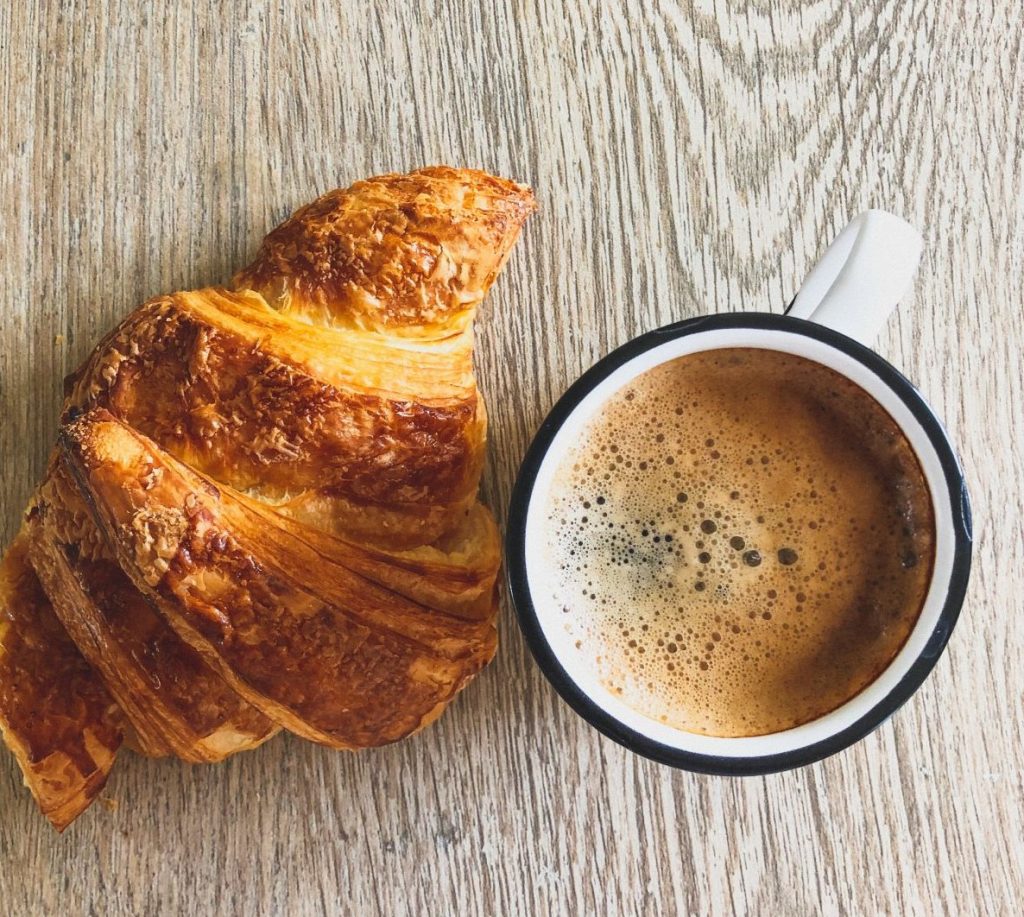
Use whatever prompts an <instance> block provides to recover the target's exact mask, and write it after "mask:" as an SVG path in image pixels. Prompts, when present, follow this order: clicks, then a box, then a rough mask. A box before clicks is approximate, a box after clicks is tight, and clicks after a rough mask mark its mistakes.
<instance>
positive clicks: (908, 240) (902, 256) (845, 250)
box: [786, 210, 924, 347]
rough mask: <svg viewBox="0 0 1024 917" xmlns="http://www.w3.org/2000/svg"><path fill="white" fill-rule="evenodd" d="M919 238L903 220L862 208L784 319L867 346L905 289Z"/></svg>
mask: <svg viewBox="0 0 1024 917" xmlns="http://www.w3.org/2000/svg"><path fill="white" fill-rule="evenodd" d="M923 246H924V240H923V239H922V238H921V234H920V233H919V232H918V231H917V230H916V229H915V228H914V227H913V226H911V225H910V224H909V223H908V222H907V221H906V220H903V219H900V217H898V216H895V215H894V214H891V213H887V212H886V211H884V210H865V211H864V212H863V213H862V214H860V215H859V216H856V217H854V218H853V219H852V220H851V221H850V223H849V225H847V227H846V228H845V229H844V230H843V231H842V232H841V233H839V235H838V236H836V238H835V240H834V241H833V242H832V244H831V245H830V246H829V247H828V248H827V249H825V254H823V255H822V256H821V258H820V260H819V261H818V263H817V264H816V265H814V268H813V269H812V270H811V272H810V273H809V274H808V275H807V279H806V280H805V281H804V282H803V285H802V286H801V287H800V291H799V292H798V293H797V294H796V298H795V299H794V300H793V302H792V303H790V306H789V308H788V309H787V310H786V315H792V316H794V317H796V318H805V319H809V320H810V321H812V322H816V323H817V324H819V325H825V326H826V327H828V328H832V329H833V330H835V331H839V332H841V333H843V334H845V335H846V336H847V337H851V338H853V339H854V340H855V341H859V342H860V343H861V344H864V345H865V346H866V347H870V346H871V344H872V343H873V342H874V340H875V338H876V337H877V336H878V332H879V331H880V330H881V328H882V325H884V324H885V320H886V319H887V318H888V317H889V314H890V313H891V312H892V310H893V309H895V308H896V304H897V303H898V302H899V301H900V299H902V298H903V295H904V294H905V293H906V292H907V290H908V289H910V282H911V280H913V277H914V271H916V270H917V265H918V262H919V261H920V260H921V249H922V247H923Z"/></svg>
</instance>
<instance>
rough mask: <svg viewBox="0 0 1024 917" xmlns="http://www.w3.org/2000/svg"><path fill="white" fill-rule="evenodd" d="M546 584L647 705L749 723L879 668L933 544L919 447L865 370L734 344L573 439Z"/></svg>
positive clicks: (640, 705) (919, 590)
mask: <svg viewBox="0 0 1024 917" xmlns="http://www.w3.org/2000/svg"><path fill="white" fill-rule="evenodd" d="M546 538H547V541H548V544H547V546H546V547H547V549H548V552H549V556H550V557H551V558H552V568H551V569H552V571H553V573H554V575H553V576H552V577H551V581H552V582H551V583H550V585H549V587H548V588H549V591H550V598H551V599H553V600H554V601H555V602H556V603H557V607H560V608H561V610H562V621H563V623H564V626H565V628H566V629H567V631H568V633H569V636H570V639H571V641H572V642H573V644H574V645H575V648H576V652H578V653H580V654H582V656H583V657H584V661H585V662H586V663H587V664H589V665H592V666H594V668H595V671H596V673H597V675H598V677H599V678H600V680H601V682H602V683H603V684H604V685H605V686H606V687H607V688H608V689H609V690H610V691H612V692H613V693H614V694H616V695H617V696H618V697H619V698H620V699H621V700H622V701H623V702H624V703H626V704H627V705H629V706H630V707H632V708H634V709H635V710H637V711H639V712H640V713H642V714H644V715H646V716H648V717H650V718H652V719H654V720H657V721H660V722H663V723H666V724H668V725H670V726H673V727H676V728H679V729H683V730H686V731H689V732H695V733H702V734H706V735H714V736H753V735H763V734H767V733H772V732H777V731H780V730H783V729H787V728H790V727H793V726H797V725H800V724H801V723H805V722H808V721H810V720H812V719H815V718H817V717H819V716H821V715H823V714H825V713H827V712H829V711H831V710H833V709H835V708H836V707H838V706H840V705H841V704H843V703H844V702H845V701H847V700H849V699H850V698H851V697H853V696H854V695H855V694H857V693H858V692H860V691H861V690H862V689H863V688H864V687H865V686H866V685H868V684H869V683H870V682H871V681H873V680H874V679H875V678H876V677H877V676H878V675H879V674H880V673H881V672H882V670H883V669H884V668H885V667H886V666H887V665H888V663H889V662H890V661H891V660H892V658H893V657H894V656H895V655H896V653H897V652H898V651H899V649H900V648H901V647H902V645H903V643H904V642H905V641H906V639H907V636H908V635H909V633H910V631H911V629H912V628H913V626H914V623H915V622H916V620H917V617H918V615H919V614H920V611H921V607H922V605H923V603H924V598H925V595H926V593H927V589H928V584H929V581H930V577H931V569H932V563H933V557H934V518H933V511H932V505H931V499H930V497H929V494H928V488H927V484H926V481H925V479H924V475H923V473H922V471H921V468H920V465H919V464H918V461H917V458H916V456H915V455H914V453H913V450H912V449H911V447H910V444H909V443H908V442H907V440H906V438H905V437H904V436H903V434H902V433H901V431H900V430H899V428H898V426H897V425H896V423H895V422H894V421H893V420H892V418H891V417H890V416H889V415H888V414H887V413H886V411H885V410H884V409H883V408H882V407H881V406H880V405H879V404H878V403H877V402H876V401H875V400H874V399H873V398H872V397H871V396H870V395H868V394H867V393H866V392H865V391H864V390H863V389H861V388H860V387H858V386H857V385H855V384H854V383H852V382H851V381H849V380H848V379H846V378H845V377H843V376H841V375H839V374H838V373H836V372H834V371H832V370H830V369H828V368H827V367H824V366H822V365H821V364H818V363H815V362H812V361H810V360H806V359H803V358H801V357H796V356H792V355H789V354H783V353H779V352H776V351H770V350H757V349H729V350H715V351H708V352H704V353H700V354H695V355H692V356H686V357H681V358H679V359H676V360H674V361H671V362H668V363H665V364H662V365H661V366H658V367H655V368H654V369H652V370H649V371H648V372H647V373H645V374H643V375H642V376H640V377H639V378H637V379H635V380H633V381H632V382H630V383H629V384H628V385H627V386H626V387H625V388H623V389H621V390H620V391H619V392H617V393H616V394H615V395H614V396H613V397H612V398H611V399H610V400H609V401H608V402H607V403H606V404H605V405H603V406H602V408H601V409H600V410H599V411H598V412H597V414H596V416H595V417H594V418H593V419H592V420H591V421H590V423H589V425H588V427H587V428H586V429H585V431H584V433H583V435H582V436H581V437H580V440H579V442H578V443H577V444H576V445H575V446H574V447H573V448H572V449H571V450H570V451H569V452H568V453H567V455H566V456H565V457H564V459H563V461H562V464H561V466H560V467H559V468H558V470H557V472H556V475H555V478H554V482H553V484H552V487H551V496H550V502H549V504H548V525H547V527H546Z"/></svg>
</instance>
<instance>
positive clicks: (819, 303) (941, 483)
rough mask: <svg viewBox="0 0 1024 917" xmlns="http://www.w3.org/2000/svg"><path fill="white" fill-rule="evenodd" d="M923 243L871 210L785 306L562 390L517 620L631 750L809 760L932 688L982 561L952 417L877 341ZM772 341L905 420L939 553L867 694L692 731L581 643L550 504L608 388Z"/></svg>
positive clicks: (518, 584)
mask: <svg viewBox="0 0 1024 917" xmlns="http://www.w3.org/2000/svg"><path fill="white" fill-rule="evenodd" d="M921 247H922V240H921V237H920V235H919V234H918V232H917V231H916V230H915V229H914V228H913V227H912V226H910V225H909V224H908V223H906V222H905V221H903V220H902V219H900V218H899V217H896V216H894V215H892V214H889V213H885V212H884V211H879V210H869V211H867V212H865V213H862V214H861V215H860V216H858V217H856V218H855V219H854V220H853V221H852V222H851V223H850V224H849V226H847V227H846V228H845V229H844V230H843V231H842V232H841V233H840V235H839V236H838V237H837V238H836V239H835V241H834V242H833V243H832V245H831V246H829V248H828V249H827V250H826V252H825V254H824V255H823V256H822V258H821V260H820V261H819V262H818V264H817V265H816V266H815V267H814V269H813V270H812V271H811V273H810V274H809V275H808V277H807V279H806V281H805V282H804V284H803V286H802V287H801V288H800V291H799V293H798V294H797V296H796V297H795V299H794V300H793V302H792V303H791V304H790V306H789V308H788V309H787V310H786V313H785V314H784V315H772V314H765V313H756V312H744V313H733V314H727V315H714V316H707V317H703V318H695V319H690V320H687V321H682V322H679V323H677V324H673V325H669V326H667V327H664V328H659V329H657V330H655V331H651V332H649V333H647V334H644V335H642V336H641V337H638V338H636V339H635V340H633V341H630V342H629V343H628V344H625V345H624V346H622V347H620V348H618V349H617V350H615V351H613V352H612V353H611V354H609V355H608V356H606V357H605V358H604V359H602V360H601V361H599V362H598V363H597V364H596V365H595V366H593V367H592V368H591V369H590V370H588V371H587V372H586V373H585V374H584V375H583V376H582V377H581V378H580V379H579V380H577V382H576V383H575V384H574V385H572V387H571V388H570V389H569V390H568V391H567V392H566V393H565V395H563V397H562V398H561V399H560V400H559V401H558V403H557V404H556V405H555V407H554V408H553V409H552V410H551V412H550V414H549V415H548V417H547V418H546V419H545V421H544V423H543V424H542V425H541V427H540V429H539V431H538V433H537V435H536V437H535V438H534V440H533V443H532V444H531V446H530V448H529V451H528V452H527V455H526V457H525V459H524V461H523V464H522V466H521V468H520V471H519V475H518V478H517V481H516V484H515V488H514V490H513V493H512V501H511V506H510V512H509V520H508V528H507V534H506V575H507V578H508V585H509V590H510V592H511V596H512V600H513V603H514V605H515V609H516V612H517V615H518V619H519V623H520V627H521V628H522V631H523V634H524V635H525V637H526V641H527V644H528V645H529V647H530V649H531V651H532V653H533V655H534V657H535V658H536V660H537V662H538V664H539V665H540V667H541V670H542V671H543V672H544V674H545V675H546V676H547V678H548V680H549V681H550V682H551V683H552V684H553V685H554V687H555V689H556V690H557V691H558V692H559V694H561V696H562V697H563V698H564V699H565V701H566V702H567V703H568V704H569V705H570V706H571V707H572V708H573V709H574V710H575V711H576V712H577V713H578V714H579V715H580V716H582V717H583V718H584V719H586V720H587V721H588V722H589V723H590V724H591V725H592V726H594V727H596V728H597V729H599V730H600V731H601V732H602V733H604V734H605V735H606V736H608V737H610V738H612V739H614V740H615V741H616V742H618V743H620V744H621V745H624V746H625V747H626V748H629V749H630V750H632V751H634V752H637V753H639V754H641V755H645V756H646V757H648V758H652V759H653V760H655V761H659V762H662V763H664V764H669V765H672V766H675V767H679V768H684V769H687V770H691V771H697V772H701V773H710V774H725V775H756V774H766V773H772V772H775V771H781V770H787V769H790V768H795V767H801V766H803V765H806V764H810V763H812V762H814V761H818V760H820V759H822V758H825V757H827V756H828V755H832V754H835V753H836V752H838V751H841V750H842V749H844V748H847V747H848V746H850V745H852V744H853V743H854V742H857V741H858V740H860V739H862V738H864V737H865V736H866V735H868V733H870V732H872V731H873V730H874V729H875V728H877V727H878V726H879V725H880V724H881V723H882V722H884V721H885V720H886V719H887V718H888V717H889V716H891V715H892V714H893V713H894V712H895V711H896V710H897V709H898V708H899V707H900V706H901V705H902V704H903V703H904V702H905V701H906V700H907V699H908V698H909V697H910V696H911V695H912V694H913V693H914V692H915V691H916V690H917V689H918V688H919V687H920V685H921V684H922V682H923V681H924V680H925V678H926V677H927V675H928V673H929V672H930V671H931V670H932V668H933V667H934V666H935V663H936V662H937V660H938V658H939V656H940V655H941V654H942V651H943V650H944V648H945V646H946V644H947V642H948V640H949V637H950V634H951V632H952V630H953V627H954V625H955V624H956V621H957V618H958V616H959V614H960V608H961V605H962V604H963V599H964V593H965V591H966V588H967V580H968V576H969V573H970V565H971V542H972V535H971V514H970V505H969V500H968V494H967V487H966V484H965V481H964V475H963V471H962V470H961V468H960V465H959V462H958V461H957V457H956V454H955V452H954V449H953V447H952V445H951V443H950V441H949V437H948V436H947V434H946V432H945V431H944V429H943V427H942V424H941V423H940V422H939V420H938V419H937V418H936V416H935V415H934V413H933V412H932V411H931V409H930V408H929V407H928V405H927V404H926V403H925V401H924V399H923V398H922V397H921V395H920V393H919V392H918V391H917V390H916V389H915V388H914V386H913V385H912V384H911V383H910V382H909V381H907V379H906V378H904V376H903V375H901V374H900V372H899V371H898V370H896V369H895V368H894V367H893V366H891V365H890V364H889V363H888V362H886V361H885V360H884V359H882V358H881V357H880V356H878V354H876V353H874V352H873V351H871V350H870V349H869V346H870V344H871V342H872V340H873V339H874V337H875V336H876V334H877V333H878V331H879V330H880V328H881V326H882V324H883V323H884V321H885V319H886V318H887V317H888V315H889V314H890V312H891V311H892V310H893V309H894V308H895V306H896V304H897V303H898V301H899V300H900V298H901V297H902V296H903V294H904V293H905V292H906V290H907V289H908V287H909V285H910V282H911V279H912V277H913V274H914V271H915V270H916V267H917V263H918V260H919V258H920V253H921ZM723 348H765V349H769V350H775V351H780V352H782V353H786V354H791V355H794V356H797V357H803V358H805V359H808V360H812V361H815V362H817V363H820V364H823V365H824V366H826V367H828V368H830V369H832V370H834V371H835V372H837V373H840V374H841V375H843V376H845V377H846V378H847V379H849V380H851V381H852V382H853V383H855V384H856V385H858V386H860V388H861V389H863V390H865V391H866V392H867V393H868V394H870V395H871V396H872V397H873V398H874V399H875V400H876V401H877V402H878V403H879V404H880V405H881V406H882V407H883V408H884V409H885V411H886V412H887V413H888V414H889V415H890V416H891V417H892V418H893V420H894V421H895V422H896V424H897V425H898V426H899V427H900V428H901V429H902V431H903V434H904V435H905V437H906V439H907V441H908V442H909V443H910V445H911V447H912V449H913V451H914V452H915V454H916V456H917V459H918V461H919V463H920V466H921V469H922V471H923V474H924V477H925V480H926V482H927V486H928V490H929V493H930V496H931V500H932V506H933V510H934V518H935V556H934V564H933V569H932V576H931V580H930V584H929V586H928V590H927V593H926V596H925V600H924V603H923V606H922V608H921V611H920V614H919V616H918V618H917V621H916V623H915V625H914V626H913V628H912V630H911V632H910V634H909V637H908V638H907V640H906V642H905V643H904V644H903V646H902V648H901V649H900V650H899V652H898V653H897V654H896V656H895V657H894V658H893V659H892V661H891V662H890V663H889V665H888V666H887V667H886V668H885V669H884V670H883V671H882V672H881V674H880V675H878V677H877V678H875V679H874V680H873V681H872V682H870V683H869V684H868V685H867V686H866V687H865V688H864V689H863V690H861V691H860V693H858V694H856V695H855V696H854V697H852V698H851V699H850V700H848V701H847V702H846V703H843V704H842V705H841V706H839V707H837V708H836V709H834V710H832V711H831V712H829V713H826V714H824V715H822V716H820V717H819V718H817V719H814V720H811V721H810V722H807V723H804V724H803V725H800V726H796V727H794V728H791V729H787V730H784V731H781V732H775V733H771V734H767V735H756V736H747V737H736V738H733V737H718V736H709V735H703V734H697V733H691V732H686V731H683V730H681V729H678V728H675V727H673V726H670V725H667V724H666V723H663V722H660V721H657V720H654V719H651V718H649V717H647V716H645V715H644V714H642V713H640V712H638V711H636V710H634V709H633V708H631V707H629V706H627V705H626V704H624V703H623V702H622V701H621V700H620V699H619V698H618V697H617V696H615V694H613V693H612V692H611V691H610V690H609V689H608V688H606V687H605V686H604V685H603V684H602V683H601V681H600V680H599V679H598V677H597V675H596V672H595V671H594V670H593V667H592V666H588V664H587V662H586V660H584V659H583V658H582V657H581V656H580V655H579V654H575V653H573V652H572V651H571V646H570V638H569V637H568V635H567V633H566V631H565V628H564V627H563V626H562V625H561V622H560V621H559V612H560V609H559V608H557V607H555V605H556V603H555V602H554V601H553V600H551V599H549V598H547V597H546V594H545V591H544V590H543V589H542V588H540V584H541V583H542V582H543V580H544V578H545V576H548V575H550V574H551V571H550V569H549V568H548V566H547V565H548V564H550V563H551V558H550V557H549V556H547V552H546V550H545V543H546V542H545V538H544V537H543V527H544V525H545V523H546V521H547V520H546V514H545V511H544V510H545V507H546V506H547V505H548V494H549V492H550V488H551V486H552V482H553V478H554V475H555V471H556V470H557V469H558V467H559V464H560V462H561V460H562V459H563V458H564V457H565V455H566V454H567V452H568V451H569V450H570V449H571V448H572V447H573V445H574V444H575V443H577V442H578V441H579V439H580V436H581V434H582V432H583V430H584V429H585V428H586V426H587V424H588V422H589V421H590V420H591V419H592V418H593V417H595V416H596V414H597V412H599V411H600V410H601V408H602V405H604V404H605V403H606V402H607V400H608V399H609V397H611V396H612V395H613V394H614V393H615V392H617V391H619V390H621V389H622V388H623V386H625V385H627V384H628V383H629V382H630V381H632V380H634V379H636V378H637V377H638V376H640V375H642V374H643V373H645V372H647V371H648V370H650V369H651V368H652V367H655V366H658V365H660V364H662V363H665V362H667V361H670V360H674V359H677V358H679V357H683V356H687V355H691V354H695V353H702V352H705V351H711V350H718V349H723Z"/></svg>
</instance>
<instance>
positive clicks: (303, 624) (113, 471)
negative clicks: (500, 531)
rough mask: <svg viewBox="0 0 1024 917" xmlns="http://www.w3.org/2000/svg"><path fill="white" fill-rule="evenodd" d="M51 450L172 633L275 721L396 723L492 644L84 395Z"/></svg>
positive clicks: (450, 692)
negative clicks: (370, 575)
mask: <svg viewBox="0 0 1024 917" xmlns="http://www.w3.org/2000/svg"><path fill="white" fill-rule="evenodd" d="M61 441H62V445H63V448H64V453H65V455H66V456H67V458H68V460H69V463H70V465H71V467H72V469H73V471H74V473H75V476H76V480H78V481H79V483H80V486H81V487H82V488H83V490H84V491H85V492H87V493H88V495H89V497H90V502H91V509H92V511H93V513H94V515H95V518H96V521H97V523H98V524H99V525H100V527H101V529H102V530H103V532H104V534H105V535H106V537H107V538H108V540H109V541H110V543H111V544H112V545H113V546H115V548H116V553H117V558H118V562H119V563H120V564H121V566H122V567H123V568H124V570H125V571H126V572H127V573H128V574H129V576H130V577H131V578H132V580H133V581H134V582H135V584H136V586H138V587H139V588H140V589H141V590H143V592H144V593H145V594H146V595H148V596H150V597H151V598H152V599H153V600H154V601H155V602H156V603H157V605H158V607H159V608H160V610H161V612H162V613H163V614H164V616H165V617H166V618H167V620H168V622H169V623H170V624H171V625H172V626H173V627H174V629H175V630H176V631H177V632H178V634H179V635H180V636H181V637H182V639H184V640H185V641H187V642H188V643H189V644H190V645H191V646H193V647H194V648H195V649H196V650H197V651H198V652H199V653H200V654H201V655H202V656H203V658H204V659H205V660H206V662H207V663H208V664H209V665H210V666H211V667H213V668H214V669H215V670H216V671H217V672H218V673H219V674H220V675H221V676H222V677H223V678H224V679H225V680H226V681H227V682H228V683H229V684H230V685H231V686H232V687H233V688H234V689H235V690H236V691H238V693H239V694H241V695H242V696H243V697H245V698H246V699H247V700H249V701H250V702H251V703H253V704H254V705H255V706H257V707H259V708H260V709H261V710H262V711H263V712H264V713H265V714H266V715H267V716H269V717H270V718H271V719H273V720H275V721H276V722H278V723H280V724H281V725H282V726H284V727H285V728H287V729H289V730H291V731H292V732H295V733H297V734H299V735H302V736H304V737H306V738H308V739H311V740H313V741H317V742H322V743H324V744H328V745H331V746H334V747H337V748H362V747H366V746H370V745H379V744H383V743H385V742H392V741H395V740H396V739H399V738H402V737H403V736H405V735H408V734H409V733H411V732H414V731H415V730H417V729H419V728H420V727H421V726H423V725H424V724H425V723H426V722H429V721H430V720H431V719H432V718H433V717H434V716H435V715H436V713H437V712H438V711H439V710H440V708H441V707H443V705H444V704H446V703H447V702H448V701H450V700H451V698H452V697H453V696H454V695H455V694H456V693H457V692H458V691H459V690H460V689H461V688H462V687H463V685H464V684H465V683H466V682H467V681H468V680H469V679H470V678H471V677H472V676H473V675H475V674H476V672H478V671H479V670H480V669H481V668H482V667H483V666H484V665H485V664H486V663H487V662H488V661H489V660H490V658H491V657H492V656H493V654H494V649H495V645H496V640H495V631H494V627H493V623H492V622H490V621H488V622H484V623H480V624H476V623H471V622H467V621H462V620H459V619H456V618H450V617H447V616H444V615H441V614H439V613H437V612H432V611H430V610H429V609H426V608H423V607H422V606H418V605H415V604H413V603H412V602H409V601H408V600H406V599H403V598H402V597H400V596H398V595H397V594H395V593H392V592H389V591H387V590H384V589H381V588H380V587H377V586H375V585H374V584H373V583H371V582H369V581H367V580H365V579H363V578H362V577H360V576H358V575H357V574H354V573H352V572H351V571H349V570H347V569H345V568H343V567H340V566H330V565H328V563H327V562H326V561H325V559H324V558H323V557H320V556H316V555H314V553H313V552H312V551H311V550H310V549H309V547H308V546H307V545H306V544H305V543H304V542H302V541H300V540H299V539H297V538H294V536H292V535H291V534H290V533H289V532H287V531H286V530H285V529H284V528H280V527H277V528H275V527H267V526H266V525H265V520H264V518H263V517H262V516H259V515H256V514H254V513H252V512H251V511H249V510H248V509H247V507H246V505H245V503H244V502H243V501H241V500H239V499H238V498H237V497H236V496H235V494H234V493H233V492H232V491H231V490H230V489H229V488H218V487H214V486H213V485H212V484H211V483H210V482H208V481H206V480H204V479H203V478H201V477H199V476H198V475H196V474H195V473H193V472H192V471H190V470H189V469H188V468H186V467H185V466H184V465H182V464H181V463H179V462H177V461H176V460H175V459H173V458H172V457H171V456H170V455H168V454H167V453H164V452H162V450H160V449H159V447H157V446H156V445H155V444H154V443H152V442H151V441H149V440H146V439H145V438H144V437H142V436H141V435H140V434H138V433H136V432H135V431H133V430H131V429H130V428H128V427H126V426H124V425H123V424H121V423H120V422H119V421H117V420H115V419H114V418H113V416H112V415H110V414H109V413H108V412H106V411H104V410H102V409H97V410H94V411H91V412H89V413H88V414H86V415H85V416H84V417H82V418H80V419H79V420H77V421H75V422H74V423H72V424H70V425H69V426H67V427H65V428H64V430H63V431H62V436H61Z"/></svg>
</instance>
